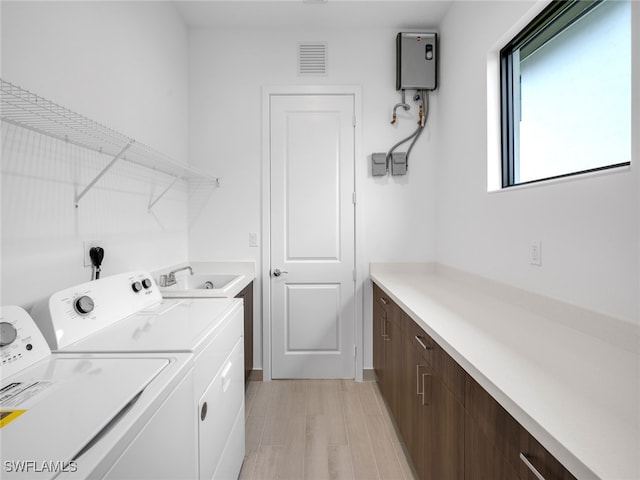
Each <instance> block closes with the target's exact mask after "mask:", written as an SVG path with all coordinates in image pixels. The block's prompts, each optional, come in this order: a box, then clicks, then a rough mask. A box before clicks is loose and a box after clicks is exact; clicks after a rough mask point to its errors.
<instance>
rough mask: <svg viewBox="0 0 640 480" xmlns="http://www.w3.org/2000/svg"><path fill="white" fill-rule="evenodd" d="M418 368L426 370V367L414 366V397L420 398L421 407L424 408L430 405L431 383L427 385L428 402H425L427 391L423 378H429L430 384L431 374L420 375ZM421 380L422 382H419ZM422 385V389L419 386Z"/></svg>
mask: <svg viewBox="0 0 640 480" xmlns="http://www.w3.org/2000/svg"><path fill="white" fill-rule="evenodd" d="M420 368H426V365H416V395H417V396H419V397H422V405H423V406H426V405H429V403H431V383H429V401H427V398H426V396H427V390H426V388H425V384H424V383H425V382H424V379H425V377H429V382H431V374H430V373H423V374H422V375H420ZM421 379H422V381H420V380H421ZM421 385H422V388H420V386H421Z"/></svg>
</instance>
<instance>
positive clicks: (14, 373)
mask: <svg viewBox="0 0 640 480" xmlns="http://www.w3.org/2000/svg"><path fill="white" fill-rule="evenodd" d="M0 362H1V366H0V380H1V383H0V442H1V444H2V448H1V449H0V451H1V454H0V455H1V458H2V465H1V466H0V468H1V473H0V477H2V478H3V479H53V478H56V479H61V478H64V479H74V480H82V479H87V478H95V479H117V478H118V479H121V478H177V475H178V474H185V473H186V474H194V473H195V470H194V469H193V452H192V449H193V447H192V448H188V447H185V445H183V444H180V443H177V442H172V441H168V442H167V443H166V444H164V445H160V446H158V445H156V444H154V443H152V442H150V439H152V438H154V437H156V436H157V435H158V434H162V435H165V436H167V437H168V438H169V439H170V438H172V437H174V436H181V435H183V431H184V426H183V424H184V423H185V422H188V421H189V420H190V418H189V415H187V414H185V411H186V408H185V405H187V402H188V401H189V398H190V394H191V391H192V388H193V380H194V376H193V372H192V358H191V355H189V354H188V353H175V354H173V353H172V354H167V353H147V354H55V353H53V354H52V353H51V351H50V349H49V347H48V345H47V343H46V341H45V339H44V337H43V336H42V334H41V332H40V331H39V330H38V328H37V326H36V324H35V323H34V322H33V320H32V318H31V317H30V316H29V314H28V313H27V312H26V311H25V310H24V309H22V308H20V307H17V306H5V307H2V308H1V311H0ZM194 443H195V442H194ZM159 456H161V457H162V458H163V459H164V460H163V462H162V463H160V462H158V457H159ZM164 461H166V462H167V463H168V464H169V465H170V467H169V469H168V470H167V468H166V466H165V464H164ZM133 467H141V468H139V469H136V468H133ZM140 469H142V470H144V471H145V477H136V475H137V473H138V470H140ZM189 469H191V471H190V470H189ZM172 475H173V477H172Z"/></svg>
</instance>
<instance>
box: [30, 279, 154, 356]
mask: <svg viewBox="0 0 640 480" xmlns="http://www.w3.org/2000/svg"><path fill="white" fill-rule="evenodd" d="M161 302H162V295H161V294H160V290H159V289H158V287H157V285H156V284H155V282H154V281H153V278H152V277H151V275H150V274H149V273H147V272H129V273H122V274H118V275H112V276H109V277H102V278H100V279H98V280H94V281H92V282H87V283H82V284H80V285H77V286H75V287H70V288H67V289H64V290H60V291H59V292H56V293H54V294H53V295H51V297H49V298H48V299H47V300H46V301H44V302H41V303H39V304H37V305H36V306H35V307H34V308H33V310H32V311H31V315H32V316H33V319H34V320H35V322H36V324H37V325H38V327H39V328H40V330H41V331H42V333H43V334H44V337H45V339H46V340H47V343H48V344H49V347H50V348H51V349H52V350H60V349H64V348H65V347H66V346H68V345H70V344H72V343H74V342H77V341H79V340H82V339H84V338H85V337H87V336H89V335H91V334H93V333H96V332H98V331H100V330H102V329H103V328H106V327H108V326H109V325H111V324H112V323H115V322H117V321H119V320H122V319H124V318H126V317H129V316H130V315H133V314H135V313H138V312H139V311H141V310H145V309H148V308H150V307H152V306H154V305H156V304H159V303H161Z"/></svg>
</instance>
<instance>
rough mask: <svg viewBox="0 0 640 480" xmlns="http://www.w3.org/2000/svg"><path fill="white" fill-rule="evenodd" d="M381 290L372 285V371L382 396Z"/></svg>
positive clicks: (383, 341)
mask: <svg viewBox="0 0 640 480" xmlns="http://www.w3.org/2000/svg"><path fill="white" fill-rule="evenodd" d="M381 298H383V296H382V290H380V288H379V287H378V286H377V285H376V284H374V285H373V325H372V333H373V370H374V371H375V374H376V380H377V381H378V387H379V388H380V391H381V392H382V394H383V395H384V349H385V345H384V344H385V333H384V332H385V328H386V326H385V325H386V321H387V317H386V311H385V306H384V305H383V304H382V302H381V300H380V299H381Z"/></svg>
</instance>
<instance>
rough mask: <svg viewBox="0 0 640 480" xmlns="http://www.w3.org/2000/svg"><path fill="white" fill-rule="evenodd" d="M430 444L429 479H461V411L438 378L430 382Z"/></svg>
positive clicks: (462, 409) (458, 404) (462, 432)
mask: <svg viewBox="0 0 640 480" xmlns="http://www.w3.org/2000/svg"><path fill="white" fill-rule="evenodd" d="M431 389H432V410H433V421H432V423H433V424H432V429H431V435H432V441H431V449H432V451H431V455H432V458H433V462H432V464H431V465H430V468H429V470H430V472H431V476H430V477H429V478H433V479H439V478H446V479H448V480H462V479H463V478H464V408H463V407H462V405H461V404H460V403H459V402H458V400H457V399H456V397H455V396H454V394H453V393H452V392H451V391H450V390H449V389H448V388H447V387H446V386H445V384H444V383H443V382H442V381H441V379H440V378H439V376H438V375H436V376H435V377H434V378H433V380H432V382H431Z"/></svg>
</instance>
